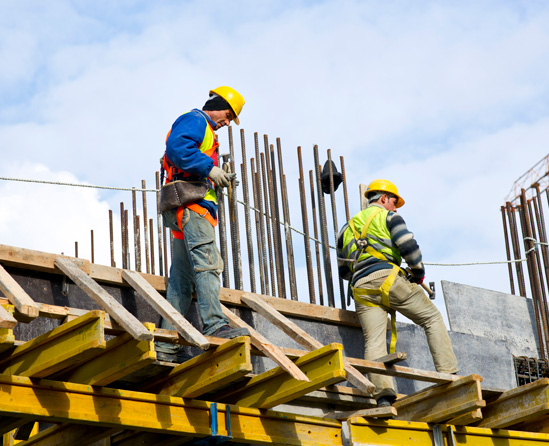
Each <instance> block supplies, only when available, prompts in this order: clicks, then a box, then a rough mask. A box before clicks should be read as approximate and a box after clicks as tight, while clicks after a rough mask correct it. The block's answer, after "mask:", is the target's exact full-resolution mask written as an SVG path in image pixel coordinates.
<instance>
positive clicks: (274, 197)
mask: <svg viewBox="0 0 549 446" xmlns="http://www.w3.org/2000/svg"><path fill="white" fill-rule="evenodd" d="M263 138H264V142H265V167H266V173H267V184H268V186H269V203H270V208H271V221H272V223H273V225H272V228H273V249H274V254H275V264H276V278H277V289H278V297H282V298H286V279H285V277H284V260H283V258H282V248H281V246H280V245H281V244H282V239H281V236H280V218H279V215H278V194H277V193H276V174H275V172H274V170H273V168H274V166H272V168H271V161H270V158H271V151H270V150H269V141H268V139H267V135H263ZM273 161H274V159H273Z"/></svg>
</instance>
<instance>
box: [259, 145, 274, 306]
mask: <svg viewBox="0 0 549 446" xmlns="http://www.w3.org/2000/svg"><path fill="white" fill-rule="evenodd" d="M260 158H261V172H262V180H263V195H264V200H265V226H266V228H267V242H268V243H267V246H268V248H269V257H268V258H269V269H270V271H271V289H272V294H271V295H272V296H276V284H277V281H276V276H275V267H274V263H275V262H274V259H275V257H276V256H273V252H275V250H274V249H273V244H274V243H275V240H274V237H271V235H272V234H271V214H270V211H269V189H268V187H267V174H266V166H265V154H264V153H261V154H260ZM258 167H259V166H258Z"/></svg>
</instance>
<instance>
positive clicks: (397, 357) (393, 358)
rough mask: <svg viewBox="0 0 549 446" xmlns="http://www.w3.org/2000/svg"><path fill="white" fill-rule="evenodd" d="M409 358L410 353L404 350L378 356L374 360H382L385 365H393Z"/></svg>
mask: <svg viewBox="0 0 549 446" xmlns="http://www.w3.org/2000/svg"><path fill="white" fill-rule="evenodd" d="M407 358H408V355H407V354H406V353H404V352H394V353H391V354H389V355H385V356H383V357H381V358H377V359H375V360H374V361H375V362H382V363H383V364H385V365H393V364H396V363H397V362H402V361H406V359H407Z"/></svg>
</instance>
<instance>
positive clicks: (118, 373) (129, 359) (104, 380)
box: [56, 322, 156, 386]
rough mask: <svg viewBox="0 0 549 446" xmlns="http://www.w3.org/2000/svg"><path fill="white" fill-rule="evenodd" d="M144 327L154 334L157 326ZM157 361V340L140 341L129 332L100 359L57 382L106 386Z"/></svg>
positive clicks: (117, 337)
mask: <svg viewBox="0 0 549 446" xmlns="http://www.w3.org/2000/svg"><path fill="white" fill-rule="evenodd" d="M144 325H145V326H146V327H147V328H148V329H149V331H151V332H153V333H154V328H155V326H154V324H152V323H150V322H145V323H144ZM155 360H156V351H155V349H154V342H153V341H138V340H137V339H134V337H133V336H132V335H130V334H129V333H124V334H121V335H119V336H116V337H115V338H113V339H111V340H109V341H108V342H107V345H106V347H105V349H104V350H100V351H99V352H98V356H96V357H95V358H93V359H91V360H89V361H88V362H86V363H85V364H81V365H80V366H79V367H77V368H76V369H71V370H70V371H69V372H67V373H65V372H63V373H62V375H61V376H60V377H56V379H58V380H60V381H70V382H73V383H79V384H90V385H93V386H106V385H107V384H110V383H112V382H114V381H117V380H119V379H121V378H123V377H124V376H127V375H129V374H131V373H133V372H135V371H137V370H139V369H141V368H143V367H145V366H146V365H148V364H151V363H152V362H154V361H155Z"/></svg>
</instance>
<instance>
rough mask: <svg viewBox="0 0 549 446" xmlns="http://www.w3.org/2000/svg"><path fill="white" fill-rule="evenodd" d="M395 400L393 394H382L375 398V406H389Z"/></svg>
mask: <svg viewBox="0 0 549 446" xmlns="http://www.w3.org/2000/svg"><path fill="white" fill-rule="evenodd" d="M395 400H396V398H395V397H394V396H382V397H381V398H380V399H378V400H377V407H391V406H392V405H393V403H394V402H395Z"/></svg>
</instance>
